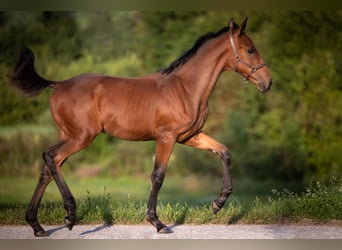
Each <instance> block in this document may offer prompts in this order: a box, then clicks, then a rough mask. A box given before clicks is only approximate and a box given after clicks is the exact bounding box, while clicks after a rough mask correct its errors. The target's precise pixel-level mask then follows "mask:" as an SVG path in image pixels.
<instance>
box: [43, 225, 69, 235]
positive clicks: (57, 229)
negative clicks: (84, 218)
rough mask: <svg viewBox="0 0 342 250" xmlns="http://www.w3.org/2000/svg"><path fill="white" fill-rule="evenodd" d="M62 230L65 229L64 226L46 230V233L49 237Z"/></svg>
mask: <svg viewBox="0 0 342 250" xmlns="http://www.w3.org/2000/svg"><path fill="white" fill-rule="evenodd" d="M64 228H66V226H60V227H56V228H52V229H49V230H46V232H47V233H48V235H49V236H50V235H52V234H54V233H55V232H58V231H59V230H62V229H64Z"/></svg>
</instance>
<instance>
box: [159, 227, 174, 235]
mask: <svg viewBox="0 0 342 250" xmlns="http://www.w3.org/2000/svg"><path fill="white" fill-rule="evenodd" d="M158 233H160V234H170V233H173V232H172V230H171V229H169V228H168V227H163V228H161V229H159V231H158Z"/></svg>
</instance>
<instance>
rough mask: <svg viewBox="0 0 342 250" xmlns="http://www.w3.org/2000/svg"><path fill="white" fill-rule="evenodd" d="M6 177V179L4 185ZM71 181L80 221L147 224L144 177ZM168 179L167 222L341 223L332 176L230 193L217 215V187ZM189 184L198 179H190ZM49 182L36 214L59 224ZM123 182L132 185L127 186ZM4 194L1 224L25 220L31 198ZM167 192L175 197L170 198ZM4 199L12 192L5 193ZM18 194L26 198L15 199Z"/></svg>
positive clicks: (162, 200) (340, 191) (163, 215)
mask: <svg viewBox="0 0 342 250" xmlns="http://www.w3.org/2000/svg"><path fill="white" fill-rule="evenodd" d="M191 178H194V177H191ZM9 181H10V180H7V184H8V183H9ZM74 181H75V182H76V184H77V185H78V190H79V192H74V193H76V194H75V197H76V200H77V205H78V210H77V216H78V221H79V222H78V223H80V224H94V223H108V224H140V223H146V222H145V220H144V213H145V210H146V206H147V205H146V200H147V196H148V194H149V181H148V180H139V179H138V180H133V179H130V178H127V177H126V178H125V177H122V178H120V179H118V180H112V183H116V184H115V185H112V186H115V188H116V189H117V190H116V191H115V192H113V190H112V188H113V187H111V186H109V185H108V186H106V185H103V184H109V180H106V179H95V180H91V179H82V180H78V181H77V180H74ZM31 182H32V180H30V181H29V180H24V179H22V180H19V181H18V182H17V183H20V184H21V185H22V186H25V185H28V184H29V185H28V186H30V185H32V183H31ZM169 182H170V183H169V184H168V185H165V186H164V187H163V189H162V191H161V194H160V197H159V203H158V214H159V218H160V219H161V220H162V221H163V222H164V223H167V224H175V223H176V224H183V223H188V224H205V223H210V224H235V223H253V224H255V223H257V224H260V223H262V224H268V223H284V222H300V221H303V220H308V219H309V220H310V221H314V222H319V223H326V222H329V221H331V220H335V221H340V222H341V220H342V182H341V180H339V179H336V178H332V179H331V180H330V181H329V182H328V183H321V182H316V183H314V184H312V185H309V186H307V187H306V189H305V191H303V192H301V193H294V192H290V191H288V190H287V189H283V190H282V191H278V190H275V189H273V190H270V192H269V193H268V194H267V195H268V198H267V196H266V197H262V198H257V197H255V196H254V199H253V200H250V199H246V200H244V199H243V195H241V196H240V194H234V195H233V196H232V197H230V198H229V200H228V201H227V204H226V205H225V207H224V208H223V209H222V210H221V211H220V212H219V213H218V214H217V215H213V214H212V212H211V206H210V204H211V201H212V199H214V198H216V195H217V188H216V189H215V188H212V189H215V190H216V192H213V190H212V189H210V188H207V189H203V190H199V189H198V187H196V185H195V184H191V185H190V184H187V185H189V186H188V187H187V186H186V185H185V183H186V182H190V181H189V179H187V180H186V179H182V178H176V177H171V178H169ZM192 182H195V183H196V181H194V180H192ZM70 183H74V182H70ZM166 183H167V181H166V182H165V184H166ZM76 184H71V185H70V186H73V185H76ZM1 185H6V182H3V181H1ZM21 185H17V186H21ZM197 185H198V184H197ZM13 186H14V185H13ZM28 186H27V187H26V188H27V190H30V192H29V193H30V194H31V192H32V191H33V186H34V185H33V186H32V189H31V187H30V189H28ZM50 186H51V187H50ZM50 186H49V188H48V190H47V191H48V192H47V193H46V195H45V196H46V197H45V199H44V200H43V202H42V205H41V207H40V209H39V214H38V217H39V220H40V221H41V222H42V223H43V224H61V223H63V218H64V216H65V210H64V208H63V204H62V202H61V198H59V197H58V196H59V195H58V192H57V190H54V188H55V187H53V184H52V185H50ZM119 186H121V188H122V189H121V190H120V188H119ZM127 186H132V188H131V189H128V188H127ZM213 186H215V185H213ZM49 189H51V190H49ZM1 190H3V187H1ZM7 190H9V189H7ZM16 191H18V189H17V190H16ZM11 192H12V191H11ZM11 192H9V191H8V193H11ZM163 192H164V194H163ZM4 193H5V192H4V191H2V193H1V206H0V207H1V214H0V224H26V222H25V221H24V214H25V210H26V207H27V202H28V201H29V199H30V198H29V197H28V198H27V195H26V194H25V195H24V194H20V193H16V195H15V197H12V199H9V200H6V199H5V198H4V197H5V196H4ZM24 193H27V192H24ZM189 193H191V195H189ZM171 195H173V200H172V199H170V197H171ZM7 197H10V195H9V194H7ZM18 197H26V198H25V199H24V200H18ZM201 197H205V198H204V199H203V198H201ZM168 198H169V199H168ZM185 198H187V199H185ZM177 199H178V200H177ZM15 200H17V202H15ZM18 201H20V202H18Z"/></svg>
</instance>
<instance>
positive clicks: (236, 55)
mask: <svg viewBox="0 0 342 250" xmlns="http://www.w3.org/2000/svg"><path fill="white" fill-rule="evenodd" d="M228 36H229V40H230V43H231V45H232V48H233V52H234V56H235V72H238V73H240V72H239V63H240V62H241V63H243V64H245V65H246V66H247V67H248V68H250V69H251V71H250V72H249V73H248V75H247V76H244V78H245V80H248V79H249V77H250V76H251V75H252V74H253V73H255V72H256V71H257V70H259V69H261V68H262V67H264V66H266V63H265V62H262V63H260V64H258V65H255V66H254V65H251V64H249V63H248V62H246V61H244V60H242V59H241V58H240V56H239V53H238V51H237V49H236V46H235V42H234V38H233V33H232V31H231V30H230V31H229V32H228Z"/></svg>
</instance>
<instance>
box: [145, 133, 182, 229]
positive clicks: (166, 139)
mask: <svg viewBox="0 0 342 250" xmlns="http://www.w3.org/2000/svg"><path fill="white" fill-rule="evenodd" d="M174 145H175V139H173V137H171V136H169V135H164V136H163V137H161V138H160V139H158V140H157V145H156V156H155V162H154V169H153V172H152V174H151V182H152V188H151V193H150V197H149V200H148V204H147V210H146V214H145V218H146V220H147V221H149V222H150V223H151V224H152V225H153V226H154V227H155V228H156V229H157V232H158V233H172V231H171V230H170V229H169V228H168V227H167V226H166V225H164V224H163V223H162V222H161V221H160V220H159V218H158V215H157V211H156V208H157V198H158V193H159V190H160V188H161V186H162V185H163V181H164V178H165V174H166V169H167V165H168V162H169V159H170V155H171V153H172V150H173V147H174Z"/></svg>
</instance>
